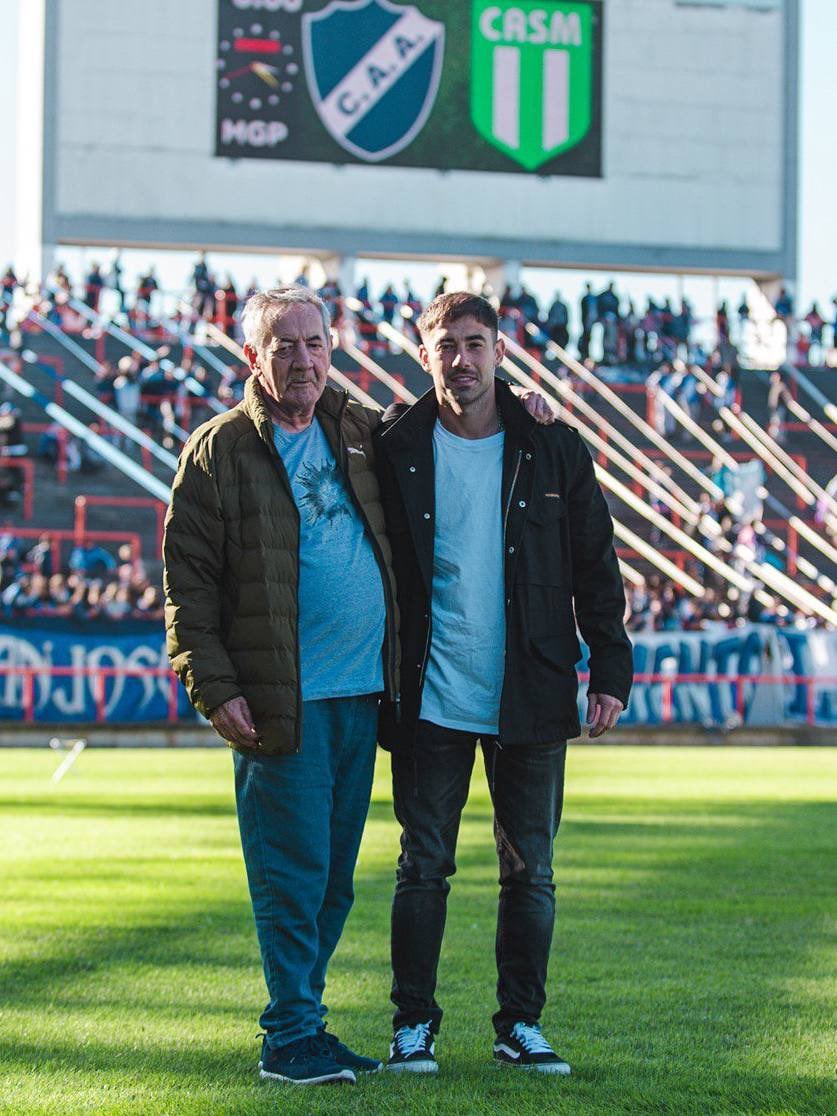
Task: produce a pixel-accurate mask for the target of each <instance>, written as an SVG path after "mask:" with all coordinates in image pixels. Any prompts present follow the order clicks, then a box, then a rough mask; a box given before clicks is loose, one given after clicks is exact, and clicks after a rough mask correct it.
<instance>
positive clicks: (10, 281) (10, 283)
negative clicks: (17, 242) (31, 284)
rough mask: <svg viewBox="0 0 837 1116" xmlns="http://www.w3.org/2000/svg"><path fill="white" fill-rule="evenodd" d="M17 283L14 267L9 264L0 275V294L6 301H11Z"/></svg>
mask: <svg viewBox="0 0 837 1116" xmlns="http://www.w3.org/2000/svg"><path fill="white" fill-rule="evenodd" d="M19 285H20V284H19V281H18V277H17V276H16V275H15V269H14V268H13V267H12V266H11V264H10V265H9V266H8V267H7V268H6V270H5V271H4V272H3V275H2V277H0V295H2V296H3V297H4V298H6V299H7V300H8V301H11V300H12V299H13V298H14V294H15V291H16V290H17V288H18V286H19Z"/></svg>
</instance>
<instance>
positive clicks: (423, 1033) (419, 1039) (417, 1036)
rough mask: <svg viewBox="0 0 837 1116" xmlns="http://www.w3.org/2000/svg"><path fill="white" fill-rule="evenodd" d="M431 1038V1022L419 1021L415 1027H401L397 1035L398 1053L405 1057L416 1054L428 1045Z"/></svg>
mask: <svg viewBox="0 0 837 1116" xmlns="http://www.w3.org/2000/svg"><path fill="white" fill-rule="evenodd" d="M429 1039H430V1024H429V1023H418V1024H417V1025H416V1026H415V1027H400V1028H399V1029H398V1032H397V1034H396V1036H395V1044H396V1046H397V1047H398V1053H399V1054H400V1055H401V1056H402V1057H404V1058H407V1057H409V1055H410V1054H415V1053H416V1051H418V1050H421V1049H422V1047H424V1046H427V1045H428V1042H429Z"/></svg>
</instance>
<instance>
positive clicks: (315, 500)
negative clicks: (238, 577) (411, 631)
mask: <svg viewBox="0 0 837 1116" xmlns="http://www.w3.org/2000/svg"><path fill="white" fill-rule="evenodd" d="M273 437H274V441H275V443H276V449H277V450H278V452H279V456H280V457H281V458H282V461H283V463H284V466H285V469H286V471H287V474H288V478H289V480H290V482H291V490H292V491H293V495H294V500H295V501H296V506H297V508H298V510H299V594H298V596H299V655H300V669H301V675H302V698H303V701H318V700H321V699H323V698H336V697H353V696H355V695H357V694H374V693H378V692H379V691H381V690H383V688H384V664H383V654H382V651H383V643H384V628H385V623H386V603H385V599H384V586H383V582H382V580H381V571H380V570H379V568H378V563H377V562H376V561H375V555H374V552H373V550H372V544H371V542H370V540H369V537H368V535H367V533H366V530H365V528H364V525H363V521H362V520H361V518H360V514H359V512H358V510H357V508H356V507H355V505H354V502H353V501H352V498H351V496H350V495H349V493H348V491H347V490H346V484H345V482H344V480H343V474H342V472H341V470H340V469H339V468H338V465H337V462H336V461H335V458H334V454H333V452H332V449H331V446H330V445H329V444H328V440H327V438H326V436H325V434H324V433H323V430H322V427H321V426H320V424H319V422H318V420H317V419H316V418H315V419H314V421H313V422H312V423H311V425H310V426H309V427H308V428H307V429H306V430H303V431H302V432H301V433H299V434H291V433H289V432H288V431H287V430H283V429H282V428H281V427H280V426H278V425H276V423H274V425H273Z"/></svg>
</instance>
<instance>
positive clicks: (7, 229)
mask: <svg viewBox="0 0 837 1116" xmlns="http://www.w3.org/2000/svg"><path fill="white" fill-rule="evenodd" d="M19 7H20V0H3V2H2V3H0V105H2V106H3V148H2V155H0V267H2V268H3V269H5V267H6V265H7V264H9V263H11V262H12V260H13V258H14V254H15V199H16V195H17V188H16V181H15V179H16V175H15V159H14V154H15V149H16V144H17V38H18V24H19Z"/></svg>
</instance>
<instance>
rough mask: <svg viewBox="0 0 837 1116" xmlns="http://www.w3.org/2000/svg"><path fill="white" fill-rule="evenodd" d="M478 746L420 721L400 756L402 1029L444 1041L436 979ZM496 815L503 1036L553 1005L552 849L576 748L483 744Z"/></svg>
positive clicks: (397, 953) (396, 992) (397, 959)
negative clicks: (549, 991)
mask: <svg viewBox="0 0 837 1116" xmlns="http://www.w3.org/2000/svg"><path fill="white" fill-rule="evenodd" d="M478 739H479V738H478V737H477V736H476V735H475V734H473V733H470V732H459V731H457V730H455V729H448V728H441V727H440V726H438V725H434V724H431V723H430V722H429V721H420V722H419V725H418V733H417V736H416V744H415V748H414V749H404V750H403V751H396V752H393V755H392V781H393V798H394V803H395V813H396V816H397V818H398V820H399V822H400V823H401V827H402V834H401V856H400V857H399V858H398V870H397V873H396V887H395V898H394V900H393V905H392V970H393V982H392V1001H393V1003H394V1004H395V1005H396V1008H397V1011H396V1012H395V1016H394V1026H395V1028H396V1029H397V1028H398V1027H401V1026H404V1025H408V1026H415V1024H416V1023H424V1022H427V1021H428V1020H430V1021H431V1023H432V1025H433V1030H434V1031H438V1029H439V1025H440V1023H441V1019H442V1010H441V1008H440V1007H439V1005H438V1004H437V1003H436V999H435V991H436V971H437V967H438V964H439V953H440V951H441V948H442V935H443V934H444V930H445V913H446V907H447V896H448V892H449V891H450V884H449V882H448V877H449V876H452V875H453V874H454V872H455V871H456V862H455V855H456V839H457V836H458V834H459V821H460V818H461V815H462V809H463V807H464V805H465V802H466V800H467V798H468V788H469V785H470V781H471V772H472V770H473V766H474V756H475V752H476V745H477V742H478ZM481 743H482V750H483V758H484V761H485V771H486V776H487V778H488V785H489V789H490V791H491V800H492V802H493V804H494V837H495V841H496V845H497V856H498V858H499V861H500V903H499V909H498V912H497V936H496V943H495V949H496V956H497V1001H498V1003H499V1005H500V1010H499V1011H498V1012H497V1013H496V1014H495V1016H494V1020H493V1021H494V1027H495V1029H496V1030H497V1031H498V1032H500V1031H502V1030H503V1029H505V1028H507V1027H508V1026H510V1025H511V1024H513V1023H515V1022H517V1021H518V1020H522V1021H524V1022H526V1023H537V1022H538V1020H539V1018H540V1014H541V1011H542V1010H543V1006H544V1003H545V1002H546V971H547V963H548V960H549V948H550V945H551V942H552V927H553V923H554V921H555V886H554V884H553V882H552V844H553V841H554V838H555V834H556V833H557V832H558V825H559V823H560V821H561V807H562V804H563V799H564V761H565V758H566V752H567V745H566V741H560V742H557V743H555V744H542V745H532V746H529V747H521V746H515V747H506V748H502V747H500V745H499V743H498V741H497V740H496V738H492V737H486V738H484V739H482V740H481Z"/></svg>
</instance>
